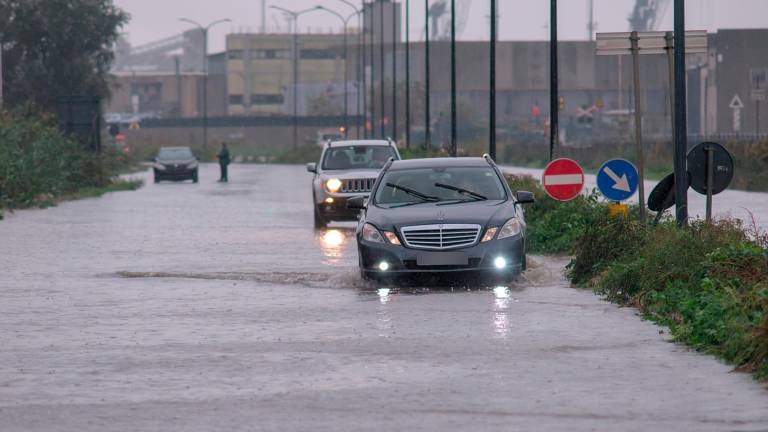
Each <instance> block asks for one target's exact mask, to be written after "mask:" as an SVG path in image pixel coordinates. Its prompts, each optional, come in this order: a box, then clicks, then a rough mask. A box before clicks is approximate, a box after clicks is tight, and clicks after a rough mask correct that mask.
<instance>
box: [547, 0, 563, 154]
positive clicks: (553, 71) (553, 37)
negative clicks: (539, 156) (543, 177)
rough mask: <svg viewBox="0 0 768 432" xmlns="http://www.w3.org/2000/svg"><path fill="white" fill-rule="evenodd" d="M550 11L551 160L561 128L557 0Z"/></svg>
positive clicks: (553, 1)
mask: <svg viewBox="0 0 768 432" xmlns="http://www.w3.org/2000/svg"><path fill="white" fill-rule="evenodd" d="M549 13H550V19H549V34H550V36H549V160H552V159H554V157H555V147H556V146H557V145H558V139H559V137H558V135H559V129H560V126H559V115H560V113H559V109H560V104H559V101H558V100H559V97H558V83H557V0H551V3H550V10H549Z"/></svg>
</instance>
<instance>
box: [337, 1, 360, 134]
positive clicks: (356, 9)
mask: <svg viewBox="0 0 768 432" xmlns="http://www.w3.org/2000/svg"><path fill="white" fill-rule="evenodd" d="M339 1H340V2H342V3H344V4H345V5H347V6H349V7H351V8H352V9H353V10H354V11H355V15H357V25H358V28H359V31H358V34H357V53H356V54H357V67H356V68H355V69H356V70H357V80H356V82H357V92H356V93H355V96H356V97H355V99H356V102H357V110H356V112H355V113H356V115H355V118H356V119H357V121H355V129H356V136H357V138H358V139H360V99H361V97H362V98H363V106H365V99H364V98H365V83H364V81H365V79H364V78H362V76H363V74H364V73H365V66H364V63H365V60H364V58H365V54H361V52H364V49H365V46H364V45H363V42H364V41H363V38H364V36H363V9H358V8H357V6H355V5H354V3H352V2H351V1H349V0H339ZM345 33H346V32H345ZM361 81H363V82H362V83H361ZM363 123H365V115H363Z"/></svg>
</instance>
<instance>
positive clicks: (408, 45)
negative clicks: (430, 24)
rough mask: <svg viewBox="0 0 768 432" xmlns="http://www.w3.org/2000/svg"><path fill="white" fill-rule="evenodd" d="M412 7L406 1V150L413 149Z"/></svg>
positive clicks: (407, 0) (406, 0)
mask: <svg viewBox="0 0 768 432" xmlns="http://www.w3.org/2000/svg"><path fill="white" fill-rule="evenodd" d="M410 30H411V28H410V5H409V0H405V148H407V149H408V148H411V38H410V35H409V32H410Z"/></svg>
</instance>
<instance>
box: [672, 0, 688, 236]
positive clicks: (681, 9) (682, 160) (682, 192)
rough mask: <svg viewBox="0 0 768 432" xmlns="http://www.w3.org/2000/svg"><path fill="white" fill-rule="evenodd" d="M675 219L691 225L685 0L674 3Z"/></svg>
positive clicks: (679, 223)
mask: <svg viewBox="0 0 768 432" xmlns="http://www.w3.org/2000/svg"><path fill="white" fill-rule="evenodd" d="M674 21H675V96H674V98H675V114H674V116H675V131H674V137H675V138H674V139H675V151H674V169H675V215H676V219H677V225H678V226H680V227H683V226H685V225H687V224H688V174H687V167H686V152H687V151H688V125H687V118H686V112H685V111H686V106H685V105H686V103H685V0H675V18H674Z"/></svg>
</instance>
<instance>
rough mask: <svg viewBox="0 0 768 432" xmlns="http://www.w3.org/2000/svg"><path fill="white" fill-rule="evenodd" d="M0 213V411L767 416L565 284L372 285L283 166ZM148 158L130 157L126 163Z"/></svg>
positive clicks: (396, 420) (674, 424) (445, 422)
mask: <svg viewBox="0 0 768 432" xmlns="http://www.w3.org/2000/svg"><path fill="white" fill-rule="evenodd" d="M215 170H216V167H215V166H213V165H204V166H203V167H202V170H201V183H200V184H198V185H193V184H188V183H187V184H160V185H154V184H151V183H150V182H148V183H147V185H146V186H145V187H144V188H143V189H141V190H139V191H137V192H125V193H117V194H110V195H107V196H105V197H103V198H100V199H90V200H83V201H77V202H68V203H63V204H61V205H60V206H58V207H57V208H52V209H48V210H29V211H19V212H16V213H15V214H11V215H9V217H8V218H7V220H5V221H3V222H1V223H0V244H2V255H0V269H2V272H0V329H2V332H0V430H2V431H126V430H131V431H138V430H141V431H168V430H184V431H210V430H220V431H223V430H227V431H229V430H249V431H252V430H281V431H284V430H288V431H290V430H313V431H353V430H463V431H466V430H569V431H578V430H740V431H745V430H766V429H768V391H766V389H765V388H764V387H763V386H761V385H760V384H758V383H756V382H754V381H753V379H752V378H751V377H750V376H749V375H746V374H742V373H737V372H733V371H732V370H731V368H730V367H728V366H726V365H723V364H721V363H719V362H718V361H716V360H715V359H713V358H711V357H708V356H704V355H700V354H697V353H694V352H690V351H688V350H687V349H686V348H684V347H682V346H679V345H676V344H674V343H670V342H669V340H668V335H667V334H666V333H663V334H662V333H660V329H659V328H658V327H656V326H654V325H652V324H650V323H648V322H644V321H642V320H641V319H640V318H638V317H637V316H636V315H635V312H634V311H633V310H631V309H621V308H617V307H616V306H614V305H611V304H609V303H606V302H603V301H601V300H600V299H599V298H598V297H596V296H595V295H593V294H592V293H591V292H589V291H585V290H579V289H574V288H570V287H568V285H567V283H566V282H565V281H564V280H563V279H562V277H561V276H559V274H560V271H561V269H562V266H563V265H564V263H565V260H562V259H550V258H546V259H545V258H540V257H534V258H533V261H535V262H537V264H536V265H535V266H534V267H535V268H533V269H532V270H530V271H529V272H528V273H527V274H526V276H525V278H524V280H522V281H520V282H519V283H517V284H516V285H514V286H511V287H508V288H503V287H502V288H488V289H484V288H480V289H473V290H469V291H468V290H466V289H456V290H453V291H451V290H450V289H440V290H438V289H426V288H409V289H403V290H397V289H396V288H395V287H391V288H390V289H389V290H388V289H387V287H375V286H369V285H366V284H364V283H362V282H361V281H360V279H359V277H358V275H357V270H356V262H357V256H356V251H355V247H354V239H353V238H352V230H351V228H349V225H347V226H345V227H343V228H336V229H330V230H326V231H322V232H315V231H314V230H313V228H312V226H311V222H312V220H311V205H310V189H309V182H310V179H309V176H308V175H307V174H306V173H305V172H304V169H303V167H299V166H242V165H234V166H232V169H231V174H230V178H231V179H232V181H231V183H229V184H219V183H215V182H214V179H215V178H216V172H215ZM141 177H143V178H144V179H145V180H150V177H149V175H148V174H142V175H141Z"/></svg>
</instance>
